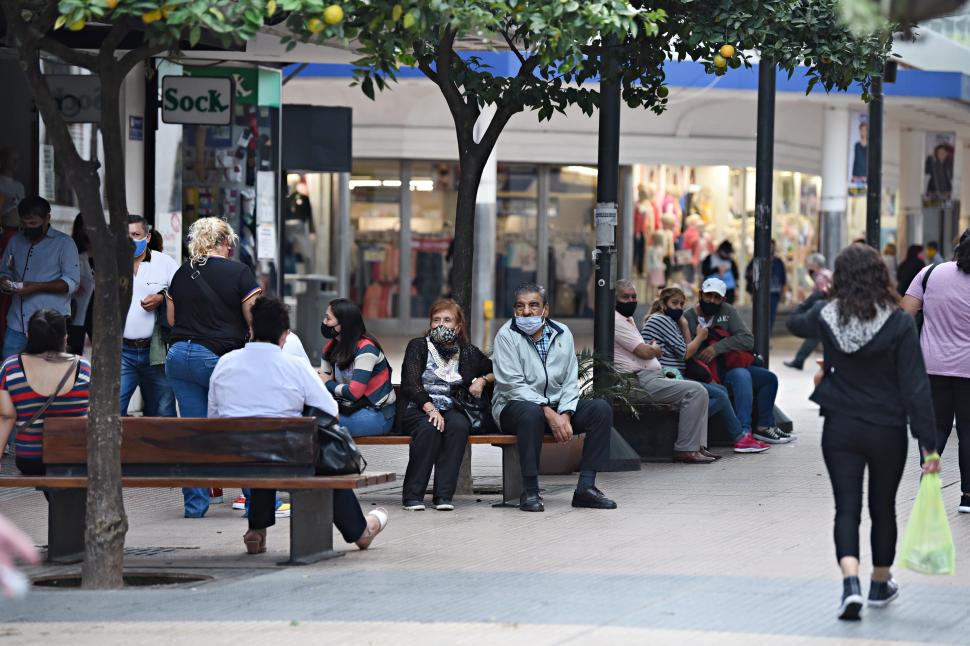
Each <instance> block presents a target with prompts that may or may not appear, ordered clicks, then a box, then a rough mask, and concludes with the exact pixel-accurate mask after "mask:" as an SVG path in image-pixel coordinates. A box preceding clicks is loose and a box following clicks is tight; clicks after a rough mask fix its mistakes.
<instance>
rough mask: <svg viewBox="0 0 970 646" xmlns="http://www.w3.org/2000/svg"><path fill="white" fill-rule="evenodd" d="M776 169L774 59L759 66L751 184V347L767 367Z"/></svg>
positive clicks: (762, 61) (765, 60)
mask: <svg viewBox="0 0 970 646" xmlns="http://www.w3.org/2000/svg"><path fill="white" fill-rule="evenodd" d="M774 169H775V62H774V61H773V60H770V59H761V63H760V65H759V68H758V143H757V159H756V161H755V184H754V201H755V206H754V268H753V276H752V280H753V281H754V317H753V318H754V349H755V353H756V354H759V355H760V356H761V357H762V360H763V361H764V367H765V368H767V367H768V349H769V339H770V338H771V329H770V325H771V317H770V313H769V309H770V308H771V189H772V182H773V181H774Z"/></svg>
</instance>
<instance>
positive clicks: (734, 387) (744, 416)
mask: <svg viewBox="0 0 970 646" xmlns="http://www.w3.org/2000/svg"><path fill="white" fill-rule="evenodd" d="M723 381H724V385H725V386H727V387H729V388H730V389H731V392H732V393H734V412H735V414H737V416H738V421H739V422H741V429H742V430H743V431H744V433H750V432H751V411H752V410H753V408H754V406H755V405H757V407H758V426H759V427H761V428H768V427H771V426H774V425H775V395H777V394H778V377H776V376H775V373H773V372H771V371H769V370H765V369H764V368H758V367H755V366H749V367H747V368H734V369H733V370H728V371H727V374H726V375H725V376H724V379H723Z"/></svg>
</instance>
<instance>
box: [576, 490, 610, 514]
mask: <svg viewBox="0 0 970 646" xmlns="http://www.w3.org/2000/svg"><path fill="white" fill-rule="evenodd" d="M573 507H586V508H588V509H616V503H615V502H613V501H612V500H610V499H609V498H607V497H606V496H604V495H603V492H602V491H600V490H599V489H597V488H596V487H590V488H589V489H583V490H582V491H576V492H575V493H573Z"/></svg>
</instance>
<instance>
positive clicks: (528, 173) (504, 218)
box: [495, 164, 539, 319]
mask: <svg viewBox="0 0 970 646" xmlns="http://www.w3.org/2000/svg"><path fill="white" fill-rule="evenodd" d="M497 179H498V185H497V190H496V196H497V200H496V207H497V219H496V232H497V239H496V244H495V256H496V258H495V316H496V318H499V319H501V318H508V317H510V316H512V301H513V299H512V290H514V289H515V288H516V287H518V286H519V285H521V284H522V283H528V282H535V280H536V271H537V266H536V265H537V263H536V235H537V232H538V219H537V218H538V213H539V169H538V168H537V167H536V166H528V165H519V164H499V165H498V178H497Z"/></svg>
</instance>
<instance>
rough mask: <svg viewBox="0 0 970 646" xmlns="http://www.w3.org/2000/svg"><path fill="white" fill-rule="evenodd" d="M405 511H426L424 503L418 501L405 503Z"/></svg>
mask: <svg viewBox="0 0 970 646" xmlns="http://www.w3.org/2000/svg"><path fill="white" fill-rule="evenodd" d="M403 506H404V509H405V510H406V511H424V509H425V507H424V503H423V502H419V501H417V500H408V501H407V502H405V503H404V505H403Z"/></svg>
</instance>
